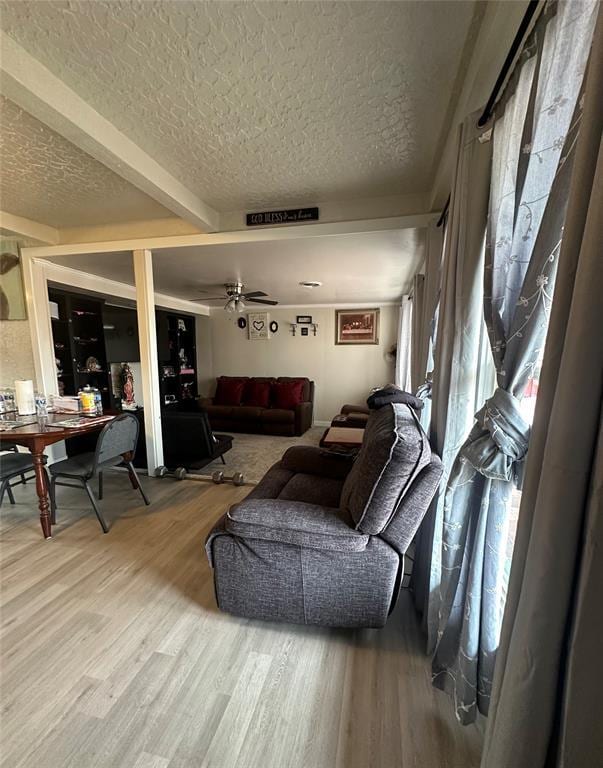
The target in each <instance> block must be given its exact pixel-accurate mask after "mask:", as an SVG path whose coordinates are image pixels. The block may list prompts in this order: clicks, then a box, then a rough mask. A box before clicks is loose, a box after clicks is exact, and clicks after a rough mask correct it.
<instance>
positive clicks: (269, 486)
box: [245, 461, 294, 499]
mask: <svg viewBox="0 0 603 768" xmlns="http://www.w3.org/2000/svg"><path fill="white" fill-rule="evenodd" d="M293 475H294V472H291V470H289V469H284V468H283V465H282V462H280V461H277V463H276V464H273V465H272V466H271V467H270V469H269V470H268V472H266V474H265V475H264V477H263V478H262V479H261V480H260V482H259V483H258V484H257V485H256V487H255V488H254V489H253V490H252V491H251V493H250V494H248V496H246V497H245V498H247V499H276V498H277V497H278V495H279V493H280V492H281V491H282V490H283V488H284V487H285V486H286V485H287V483H288V482H289V480H291V478H292V477H293Z"/></svg>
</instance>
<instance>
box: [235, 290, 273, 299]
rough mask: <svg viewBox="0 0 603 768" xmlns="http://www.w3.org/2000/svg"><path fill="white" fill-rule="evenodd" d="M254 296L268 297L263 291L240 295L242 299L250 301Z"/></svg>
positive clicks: (247, 292) (246, 292)
mask: <svg viewBox="0 0 603 768" xmlns="http://www.w3.org/2000/svg"><path fill="white" fill-rule="evenodd" d="M254 296H268V294H267V293H264V291H245V293H242V294H241V298H242V299H251V298H253V297H254Z"/></svg>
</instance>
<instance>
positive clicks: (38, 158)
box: [0, 96, 172, 227]
mask: <svg viewBox="0 0 603 768" xmlns="http://www.w3.org/2000/svg"><path fill="white" fill-rule="evenodd" d="M0 171H1V172H0V208H2V210H5V211H8V212H9V213H12V214H14V215H16V216H23V217H25V218H27V219H33V220H34V221H38V222H40V223H42V224H48V225H50V226H53V227H65V226H86V225H94V224H103V223H105V222H108V221H110V222H115V223H118V222H123V221H137V220H142V219H156V218H164V217H167V216H171V215H172V214H171V213H170V211H168V210H167V209H166V208H164V207H163V206H162V205H160V204H159V203H157V202H155V200H152V199H151V198H150V197H148V196H147V195H145V194H144V193H143V192H140V191H139V190H138V189H136V187H134V186H132V185H131V184H129V183H128V182H127V181H124V180H123V179H122V178H121V177H120V176H118V175H117V174H116V173H113V171H110V170H109V169H108V168H106V167H105V166H104V165H102V163H99V162H97V161H96V160H94V159H93V158H92V157H90V155H88V154H86V153H85V152H82V150H80V149H78V148H77V147H75V146H74V145H73V144H71V142H69V141H67V140H66V139H64V138H63V137H62V136H59V134H58V133H55V132H54V131H52V130H51V129H50V128H48V127H47V126H46V125H44V124H43V123H41V122H40V121H39V120H36V119H35V118H34V117H32V116H31V115H30V114H28V113H27V112H24V111H23V110H22V109H21V108H20V107H18V106H17V105H16V104H13V102H12V101H9V100H8V99H5V98H4V97H1V96H0Z"/></svg>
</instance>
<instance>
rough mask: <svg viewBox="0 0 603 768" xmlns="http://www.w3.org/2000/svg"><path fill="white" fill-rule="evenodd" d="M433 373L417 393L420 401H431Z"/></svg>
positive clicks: (428, 375) (429, 374)
mask: <svg viewBox="0 0 603 768" xmlns="http://www.w3.org/2000/svg"><path fill="white" fill-rule="evenodd" d="M431 375H432V374H431V372H430V373H428V374H427V377H426V378H425V381H424V383H423V384H421V386H420V387H419V388H418V389H417V391H416V393H415V394H416V396H417V397H418V398H419V399H420V400H431V389H432V380H431V378H430V377H431Z"/></svg>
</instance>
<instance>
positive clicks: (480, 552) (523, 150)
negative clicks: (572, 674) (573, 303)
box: [433, 0, 596, 723]
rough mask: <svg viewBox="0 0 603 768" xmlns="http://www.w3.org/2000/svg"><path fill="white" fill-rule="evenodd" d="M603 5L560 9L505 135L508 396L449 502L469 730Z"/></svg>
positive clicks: (451, 585) (454, 688)
mask: <svg viewBox="0 0 603 768" xmlns="http://www.w3.org/2000/svg"><path fill="white" fill-rule="evenodd" d="M595 7H596V3H595V2H593V0H589V1H588V2H579V3H572V2H567V3H559V4H556V3H549V4H548V5H547V7H546V9H545V10H544V12H543V16H542V17H541V18H540V19H539V21H538V23H537V25H536V27H535V30H534V32H533V34H532V35H531V37H530V39H529V40H528V42H527V44H526V47H525V49H524V52H523V60H522V62H521V65H520V66H519V68H518V69H517V70H516V73H515V76H514V79H513V82H512V83H510V84H509V86H508V87H507V89H506V93H505V97H504V100H503V102H502V103H501V105H500V106H499V107H498V108H497V113H496V120H495V123H494V127H493V136H492V141H493V164H492V187H491V195H490V212H489V224H488V232H487V241H486V264H485V274H484V314H485V318H486V325H487V328H488V334H489V338H490V344H491V348H492V355H493V357H494V363H495V366H496V372H497V384H498V387H497V389H496V390H495V392H494V394H493V396H492V397H491V398H489V399H488V400H486V402H485V404H484V406H483V407H482V408H481V409H480V410H479V411H478V412H477V413H476V416H475V418H476V423H475V426H474V427H473V429H472V431H471V433H470V435H469V437H468V438H467V440H466V441H465V443H464V444H463V446H462V447H461V449H460V451H459V453H458V456H457V458H456V460H455V462H454V465H453V468H452V471H451V473H450V477H449V480H448V485H447V488H446V492H445V498H444V514H443V527H442V553H441V558H442V560H441V568H442V577H441V584H440V590H439V608H438V619H439V622H438V624H439V626H438V641H437V647H436V653H435V656H434V660H433V675H434V678H433V679H434V685H436V686H437V687H439V688H442V689H444V690H447V691H449V692H450V693H451V694H452V695H453V696H454V702H455V708H456V714H457V718H458V719H459V720H460V721H461V722H462V723H470V722H473V721H474V720H475V717H476V713H477V710H479V711H480V712H482V713H483V714H487V713H488V706H489V701H490V692H491V686H492V678H493V671H494V663H495V660H496V651H497V648H498V644H499V639H500V630H501V623H502V616H503V610H504V604H505V598H506V590H507V583H508V572H509V567H510V551H509V550H510V547H509V536H508V532H509V500H510V495H511V492H512V490H513V487H514V485H515V486H517V487H521V477H522V470H523V462H524V458H525V455H526V452H527V450H528V444H529V436H530V426H529V424H528V423H526V421H525V420H524V417H523V416H522V414H521V408H520V401H521V398H522V396H523V393H524V391H525V389H526V384H527V382H528V379H529V378H530V376H531V374H532V373H533V371H534V369H535V367H536V365H537V364H538V362H539V360H540V358H541V355H542V349H543V345H544V341H545V336H546V330H547V326H548V317H549V310H550V306H551V302H552V294H553V285H554V281H555V274H556V270H557V259H558V254H559V249H560V245H561V239H562V235H563V223H564V220H565V213H566V209H567V199H568V191H569V181H570V177H571V168H572V164H573V150H574V147H575V143H576V140H577V136H578V131H579V127H580V118H581V109H582V103H583V100H582V98H581V95H580V91H581V87H582V82H583V76H584V70H585V66H586V61H587V58H588V52H589V46H590V40H591V37H592V31H593V26H594V9H595Z"/></svg>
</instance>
